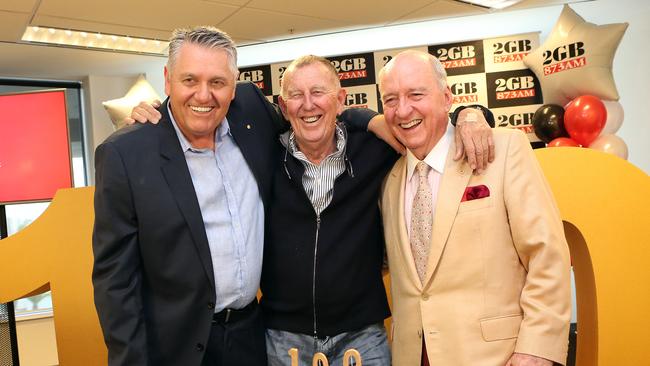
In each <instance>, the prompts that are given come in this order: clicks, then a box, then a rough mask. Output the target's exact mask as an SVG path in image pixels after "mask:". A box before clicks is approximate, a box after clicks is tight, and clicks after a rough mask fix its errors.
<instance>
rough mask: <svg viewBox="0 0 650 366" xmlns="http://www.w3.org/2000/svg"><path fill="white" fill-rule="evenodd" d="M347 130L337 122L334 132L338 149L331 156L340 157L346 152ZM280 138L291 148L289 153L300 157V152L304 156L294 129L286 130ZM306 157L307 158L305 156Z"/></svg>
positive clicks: (288, 148)
mask: <svg viewBox="0 0 650 366" xmlns="http://www.w3.org/2000/svg"><path fill="white" fill-rule="evenodd" d="M345 137H346V136H345V130H344V129H343V127H342V126H341V124H340V123H338V122H337V123H336V130H335V133H334V138H335V139H336V151H334V152H333V153H332V154H330V155H329V156H334V157H340V156H342V155H343V154H344V152H345ZM280 140H281V141H282V143H283V144H284V145H285V147H286V148H287V150H289V153H291V155H293V156H294V157H299V156H297V155H298V154H299V155H300V157H303V156H304V154H302V152H301V151H300V149H298V145H296V134H295V132H294V131H293V129H291V130H289V131H287V132H285V133H284V134H283V136H281V138H280ZM305 159H306V158H305Z"/></svg>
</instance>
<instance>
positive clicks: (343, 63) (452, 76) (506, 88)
mask: <svg viewBox="0 0 650 366" xmlns="http://www.w3.org/2000/svg"><path fill="white" fill-rule="evenodd" d="M538 46H539V33H538V32H534V33H525V34H517V35H512V36H506V37H498V38H491V39H485V40H470V41H466V42H454V43H447V44H440V45H423V46H419V47H410V48H408V49H417V50H420V51H424V52H429V53H430V54H432V55H434V56H436V57H438V59H439V60H440V62H441V63H442V65H443V66H444V67H445V70H446V71H447V75H448V77H447V82H448V85H449V88H450V89H451V92H452V94H453V97H454V100H453V106H452V111H453V109H455V108H456V107H458V106H461V105H469V104H481V105H484V106H486V107H488V108H490V109H491V110H492V112H493V113H494V116H495V119H496V122H497V125H498V126H501V127H509V128H518V129H521V130H523V131H525V132H527V133H528V136H529V139H530V140H531V142H534V141H539V140H538V139H537V137H536V136H535V134H534V133H532V124H531V123H532V122H531V118H532V115H533V113H535V111H536V110H537V108H539V107H540V105H541V104H543V98H542V91H541V88H540V83H539V80H538V79H537V77H536V76H535V74H534V73H533V72H531V71H530V70H529V69H528V68H526V66H525V65H524V63H523V62H522V60H523V58H524V57H525V56H526V55H527V54H528V53H530V52H531V51H532V50H534V49H535V48H537V47H538ZM406 49H407V48H396V49H390V50H381V51H376V52H367V53H358V54H351V55H340V56H329V57H326V58H327V59H328V60H329V61H330V62H331V63H332V65H333V66H334V67H335V68H336V70H337V71H338V73H339V79H340V80H341V86H342V87H344V88H345V89H346V90H347V92H348V95H347V98H346V101H345V104H346V106H348V107H364V108H371V109H374V110H376V111H378V112H380V113H381V112H382V106H381V98H380V95H379V89H378V85H377V83H378V80H379V71H380V70H381V68H382V67H384V65H385V64H386V63H387V62H389V61H390V60H391V59H392V58H393V56H394V55H396V54H397V53H399V52H401V51H404V50H406ZM288 65H289V61H287V62H282V63H276V64H271V65H260V66H250V67H246V68H242V69H241V70H240V71H241V74H240V76H239V79H240V80H250V81H252V82H254V83H256V84H257V85H258V86H259V87H260V88H261V89H262V91H263V92H264V95H266V96H267V98H268V99H269V100H273V101H274V102H276V103H277V100H278V95H280V79H281V78H282V74H283V73H284V70H285V69H286V68H287V66H288Z"/></svg>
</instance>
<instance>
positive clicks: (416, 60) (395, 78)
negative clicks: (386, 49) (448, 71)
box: [379, 51, 452, 160]
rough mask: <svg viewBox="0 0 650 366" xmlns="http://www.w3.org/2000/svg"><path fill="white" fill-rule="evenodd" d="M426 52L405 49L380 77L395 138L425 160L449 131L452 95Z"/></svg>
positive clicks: (385, 105)
mask: <svg viewBox="0 0 650 366" xmlns="http://www.w3.org/2000/svg"><path fill="white" fill-rule="evenodd" d="M430 57H432V56H429V55H427V54H424V53H420V52H414V51H406V52H403V53H401V54H399V55H397V56H396V57H395V58H393V60H391V62H390V63H388V64H387V65H386V66H385V67H384V70H382V72H381V73H380V77H379V91H380V93H381V99H382V103H383V105H384V116H385V117H386V121H387V123H388V124H389V126H390V127H391V130H392V131H393V134H394V135H395V137H396V138H397V139H398V140H399V141H401V142H402V144H404V146H406V148H407V149H409V150H410V151H411V152H412V153H413V154H414V155H415V156H416V157H417V158H418V159H420V160H422V159H424V158H425V157H426V156H427V154H429V152H430V151H431V150H432V149H433V148H434V146H435V145H436V144H437V143H438V140H440V138H441V137H442V135H443V134H444V133H445V131H446V130H447V122H448V113H449V109H450V108H451V103H452V94H451V91H450V90H449V88H448V87H447V86H446V85H444V87H443V85H442V84H441V82H440V80H439V77H438V76H436V73H435V72H434V68H433V65H432V61H431V59H430Z"/></svg>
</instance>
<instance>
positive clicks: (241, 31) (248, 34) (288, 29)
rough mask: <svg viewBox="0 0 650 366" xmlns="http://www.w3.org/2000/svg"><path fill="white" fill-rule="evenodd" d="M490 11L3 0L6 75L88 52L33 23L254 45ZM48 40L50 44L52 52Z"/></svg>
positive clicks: (369, 1) (334, 1)
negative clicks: (205, 33)
mask: <svg viewBox="0 0 650 366" xmlns="http://www.w3.org/2000/svg"><path fill="white" fill-rule="evenodd" d="M578 1H580V0H578ZM583 1H584V0H583ZM566 2H575V0H573V1H569V0H523V1H522V2H520V3H519V4H516V5H514V6H512V7H510V8H507V9H505V10H502V11H509V10H514V9H522V8H531V7H539V6H547V5H556V4H562V3H566ZM486 13H490V10H489V9H485V8H482V7H478V6H474V5H469V4H466V3H463V2H460V1H456V0H408V1H395V0H390V1H389V0H357V1H350V0H327V1H309V0H300V1H296V0H156V1H146V0H110V1H107V0H96V1H88V0H0V54H3V57H1V58H0V76H3V75H24V74H25V73H24V72H22V71H21V70H22V69H24V65H22V62H23V61H22V60H25V56H26V54H28V55H29V59H36V60H41V61H43V60H44V58H47V60H48V61H50V62H48V63H42V62H41V64H40V65H38V64H35V65H32V67H33V68H34V69H33V70H32V71H30V72H33V73H35V74H37V75H38V73H39V72H40V71H45V72H47V70H53V69H56V67H57V65H58V66H61V67H63V68H65V65H66V62H69V61H66V60H69V59H68V57H73V58H74V57H75V55H77V56H79V55H81V53H80V51H79V50H62V49H59V50H57V51H53V50H52V48H58V47H46V46H25V45H24V44H21V43H20V38H21V37H22V34H23V32H24V31H25V27H26V26H28V25H36V26H41V27H56V28H64V29H74V30H81V31H92V32H101V33H111V34H118V35H128V36H132V37H143V38H155V39H167V38H169V35H170V34H171V31H172V30H173V29H175V28H178V27H188V26H192V25H214V26H216V27H219V28H221V29H222V30H225V31H226V32H228V33H229V34H230V35H231V36H232V37H233V39H234V40H235V42H236V43H237V44H238V45H247V44H255V43H263V42H272V41H277V40H282V39H289V38H295V37H302V36H308V35H314V34H322V33H331V32H339V31H346V30H353V29H362V28H370V27H381V26H388V25H395V24H403V23H410V22H416V21H422V20H432V19H442V18H450V17H459V16H469V15H478V14H486ZM44 48H47V49H49V50H47V53H44V52H43V49H44ZM70 52H72V53H70ZM75 52H76V53H75ZM83 53H84V54H83V57H84V58H88V57H89V58H91V59H100V58H101V59H103V60H106V59H110V58H113V59H115V60H116V61H115V62H116V63H117V64H113V66H112V67H113V69H114V70H115V71H116V72H119V71H120V62H125V63H127V64H128V63H132V62H133V59H132V58H128V57H126V58H124V57H119V56H107V55H108V53H107V52H98V51H83ZM87 54H92V55H87ZM130 56H131V57H133V55H130ZM141 57H145V56H141ZM146 57H151V56H146ZM59 64H60V65H59ZM39 68H42V70H41V69H39ZM6 73H8V74H6ZM71 73H72V71H71ZM45 75H47V73H46V74H45Z"/></svg>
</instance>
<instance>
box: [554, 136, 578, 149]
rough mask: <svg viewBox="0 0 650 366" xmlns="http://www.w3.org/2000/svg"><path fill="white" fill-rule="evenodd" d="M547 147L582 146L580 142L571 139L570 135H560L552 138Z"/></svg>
mask: <svg viewBox="0 0 650 366" xmlns="http://www.w3.org/2000/svg"><path fill="white" fill-rule="evenodd" d="M546 146H547V147H567V146H569V147H580V144H579V143H577V142H575V141H573V140H571V139H570V138H568V137H558V138H556V139H553V140H551V141H550V142H549V143H548V145H546Z"/></svg>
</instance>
